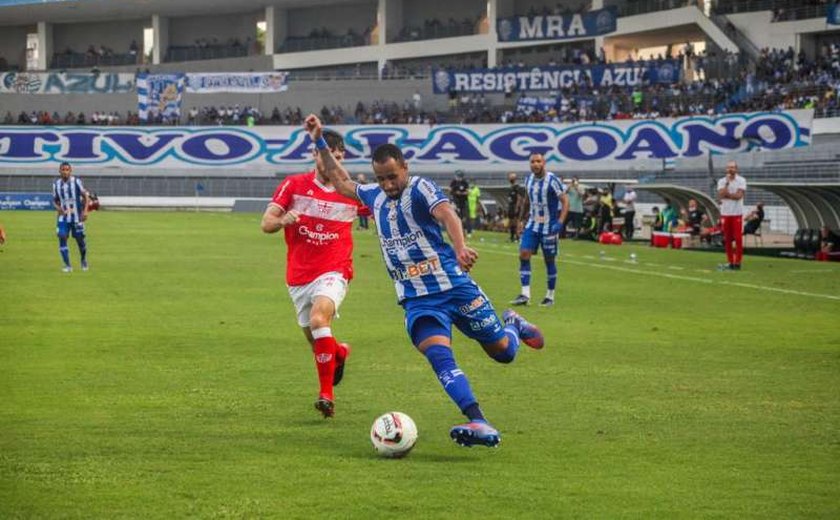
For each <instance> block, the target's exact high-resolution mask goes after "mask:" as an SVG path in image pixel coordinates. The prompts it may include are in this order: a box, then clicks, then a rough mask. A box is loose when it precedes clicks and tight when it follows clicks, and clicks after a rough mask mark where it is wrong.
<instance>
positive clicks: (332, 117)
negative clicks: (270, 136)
mask: <svg viewBox="0 0 840 520" xmlns="http://www.w3.org/2000/svg"><path fill="white" fill-rule="evenodd" d="M558 59H564V60H565V59H568V60H570V61H571V62H572V63H580V64H584V63H591V61H589V60H595V61H596V62H597V61H600V60H602V59H603V57H602V54H600V53H599V54H596V55H595V56H594V57H589V54H588V53H587V52H586V51H585V50H581V52H575V53H570V54H568V55H565V56H558ZM662 59H663V58H662V56H659V57H658V58H656V59H654V60H653V61H655V62H656V61H659V60H662ZM677 59H683V60H686V61H687V62H688V63H691V64H692V65H691V67H692V68H693V71H694V73H695V77H697V78H698V79H696V80H694V81H682V82H679V83H674V84H670V85H668V84H656V83H654V84H647V85H644V86H638V87H636V88H633V89H629V88H626V87H619V86H614V85H613V86H609V87H596V86H593V85H592V84H591V82H590V80H589V77H588V76H586V75H582V76H581V81H580V82H579V83H577V84H574V85H572V86H570V87H568V88H563V89H561V90H560V91H557V92H553V93H550V96H549V99H550V100H552V101H553V102H552V103H550V104H549V103H545V102H543V103H541V107H542V108H535V107H534V106H533V105H528V104H526V103H519V102H518V100H519V99H520V98H521V97H526V96H527V95H528V94H529V93H524V92H523V93H517V92H513V91H512V90H511V91H508V92H506V94H505V97H504V101H503V102H501V103H500V102H499V101H498V100H499V99H500V96H495V101H496V102H495V103H494V102H493V100H491V97H489V96H485V95H484V94H476V93H460V92H455V91H450V93H449V110H448V111H441V112H436V111H434V110H430V109H429V108H428V107H424V106H423V103H422V101H423V100H422V97H421V95H420V93H419V92H415V94H414V95H413V96H412V97H411V99H406V100H404V101H403V102H402V103H397V102H391V101H389V102H385V101H374V102H372V103H369V104H365V103H362V102H359V103H358V104H357V105H356V106H355V107H338V106H334V107H323V109H322V110H321V115H322V116H323V119H324V120H326V121H327V122H329V123H330V124H427V125H434V124H438V123H523V122H527V123H539V122H555V123H561V122H577V121H593V120H614V119H655V118H659V117H677V116H685V115H713V114H721V113H731V112H755V111H768V110H780V109H796V108H811V109H814V110H815V112H816V115H817V116H818V117H820V116H830V115H835V114H837V113H838V112H840V100H838V90H839V89H840V41H838V42H835V43H831V44H827V45H824V46H823V47H822V48H821V49H820V51H819V53H818V55H817V56H816V57H815V58H813V59H811V58H808V57H807V56H806V54H805V53H803V52H800V53H796V52H795V51H794V50H793V48H788V49H762V50H761V52H760V56H759V59H758V60H757V64H756V66H755V67H754V68H744V67H741V65H740V62H739V60H738V57H737V55H733V54H724V55H722V56H714V55H706V54H703V53H701V54H696V53H694V52H693V51H692V50H691V49H690V47H689V46H688V45H687V46H686V48H684V49H682V50H681V51H680V52H679V53H678V55H677ZM630 61H631V62H632V60H630ZM721 62H723V63H724V64H725V65H726V66H728V67H730V68H731V74H729V75H723V76H724V77H728V79H714V78H712V79H706V78H704V76H705V74H704V71H705V69H706V68H708V67H709V66H711V64H713V63H716V64H720V63H721ZM516 65H517V66H518V65H519V64H518V63H517V64H516ZM534 94H542V97H543V98H545V97H546V96H545V94H546V93H534ZM303 112H304V111H303V110H301V109H300V108H292V107H285V108H283V109H281V108H280V107H278V108H275V109H274V110H273V111H272V112H271V114H270V115H268V116H267V115H265V114H261V113H260V112H259V110H258V109H257V108H255V107H249V106H245V107H240V106H239V105H234V106H223V107H203V108H200V109H199V108H191V109H189V110H186V111H185V112H184V113H183V114H182V115H181V118H180V119H175V120H164V119H163V118H162V117H161V116H156V117H155V118H153V120H152V121H150V122H149V123H151V124H184V123H185V124H190V125H248V126H253V125H259V124H298V123H299V122H300V121H301V120H302V115H301V114H302V113H303ZM69 115H70V114H68V115H66V116H64V117H59V115H58V114H49V113H47V112H37V111H34V112H30V113H26V112H24V113H21V114H20V115H19V116H17V117H14V116H13V115H12V114H11V113H7V114H6V116H5V118H4V119H3V123H4V124H59V123H62V124H70V122H71V121H72V122H73V123H72V124H139V122H140V121H139V120H138V119H137V118H136V116H135V115H133V114H131V113H128V114H126V115H125V117H121V116H120V115H119V114H116V113H95V114H93V115H91V116H90V117H85V116H84V115H82V114H73V117H68V116H69ZM82 120H84V122H82Z"/></svg>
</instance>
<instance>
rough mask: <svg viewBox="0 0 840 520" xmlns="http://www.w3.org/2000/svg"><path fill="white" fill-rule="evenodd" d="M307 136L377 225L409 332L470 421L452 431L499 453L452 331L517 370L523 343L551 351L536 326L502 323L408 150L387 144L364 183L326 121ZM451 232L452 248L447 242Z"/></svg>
mask: <svg viewBox="0 0 840 520" xmlns="http://www.w3.org/2000/svg"><path fill="white" fill-rule="evenodd" d="M304 125H305V128H306V130H307V132H308V133H309V135H310V137H311V138H312V140H313V142H315V146H316V148H317V149H318V150H319V153H320V155H321V159H322V160H323V162H324V164H325V166H326V173H327V176H328V177H329V178H330V181H331V182H332V183H333V185H334V186H335V187H336V189H337V190H338V192H339V193H341V194H343V195H346V196H347V197H351V198H355V199H358V200H361V201H362V202H363V203H364V204H365V205H366V206H367V207H368V208H370V210H371V212H372V214H373V218H374V221H375V222H376V227H377V233H378V234H379V243H380V247H381V249H382V258H383V260H384V262H385V267H386V269H387V270H388V274H389V275H390V276H391V279H392V280H393V282H394V287H395V289H396V291H397V300H398V302H399V304H400V305H401V306H402V307H403V309H404V310H405V324H406V330H407V332H408V334H409V336H410V337H411V341H412V343H413V344H414V346H415V347H416V348H417V350H418V351H419V352H420V353H421V354H423V355H424V356H425V357H426V359H427V360H428V362H429V364H430V365H431V367H432V369H433V370H434V372H435V375H436V376H437V378H438V380H439V381H440V384H441V385H442V386H443V389H444V391H445V392H446V393H447V395H449V397H450V398H451V399H452V401H453V402H454V403H455V404H456V405H457V406H458V408H459V409H460V410H461V412H462V413H463V414H464V415H465V416H466V417H467V418H468V419H469V421H468V422H467V423H465V424H459V425H456V426H454V427H453V428H452V429H451V430H450V436H451V437H452V439H453V440H454V441H455V442H457V443H458V444H460V445H462V446H474V445H482V446H491V447H492V446H496V445H498V444H499V441H500V435H499V432H498V430H496V429H495V428H493V427H492V426H491V425H490V423H489V422H487V420H486V419H485V417H484V414H483V413H482V411H481V408H480V407H479V405H478V401H477V400H476V398H475V396H474V395H473V392H472V388H471V387H470V383H469V381H468V380H467V377H466V376H465V375H464V372H463V371H462V370H461V369H460V368H459V367H458V364H457V363H456V362H455V357H454V355H453V353H452V348H451V343H452V325H455V326H456V327H458V329H459V330H460V331H461V332H463V333H464V334H465V335H466V336H468V337H470V338H472V339H474V340H476V341H478V343H479V344H481V346H482V347H483V348H484V351H485V352H486V353H487V354H488V355H489V356H490V357H491V358H493V359H494V360H496V361H498V362H499V363H510V362H511V361H513V359H514V357H515V356H516V353H517V350H518V348H519V343H520V340H521V341H522V342H523V343H525V344H526V345H528V346H529V347H531V348H535V349H539V348H542V347H543V336H542V333H541V332H540V330H539V329H538V328H537V327H535V326H534V325H532V324H530V323H528V322H527V321H525V319H524V318H522V317H521V316H519V315H518V314H517V313H515V312H513V311H505V313H504V314H503V319H504V323H503V322H502V321H501V320H499V317H498V316H497V315H496V311H495V310H494V309H493V305H492V304H491V303H490V300H489V298H487V295H485V294H484V292H482V290H481V288H480V287H479V286H478V285H477V284H476V283H475V282H474V281H473V280H472V278H470V276H469V274H468V272H469V270H470V269H471V268H472V267H473V265H474V264H475V262H476V260H477V259H478V254H477V253H476V251H475V250H474V249H472V248H470V247H468V246H467V245H466V243H465V241H464V231H463V229H462V228H461V221H460V219H459V218H458V215H457V214H456V213H455V210H454V209H453V208H452V205H451V204H450V203H449V199H447V198H446V196H445V195H444V194H443V192H442V191H441V189H440V187H438V186H437V185H436V184H435V183H433V182H432V181H430V180H428V179H424V178H422V177H413V176H409V175H408V164H407V163H406V161H405V158H404V157H403V154H402V152H401V151H400V149H399V148H398V147H397V146H395V145H393V144H383V145H381V146H379V147H378V148H377V149H376V150H375V151H374V152H373V158H372V166H373V172H374V175H375V179H376V184H364V185H362V184H357V183H355V182H353V181H352V180H351V178H350V176H349V175H348V173H347V171H346V170H345V169H344V168H343V167H342V166H341V165H340V164H338V162H337V161H335V160H334V159H333V158H332V156H331V155H330V154H329V150H328V148H327V146H326V142H325V141H324V139H323V137H322V126H321V121H320V120H319V119H318V118H317V117H316V116H314V115H310V116H309V117H307V118H306V121H305V123H304ZM440 224H442V225H443V227H445V228H446V231H447V233H448V234H449V237H450V240H451V242H452V245H450V244H448V243H447V242H446V241H444V239H443V234H442V233H441V229H440Z"/></svg>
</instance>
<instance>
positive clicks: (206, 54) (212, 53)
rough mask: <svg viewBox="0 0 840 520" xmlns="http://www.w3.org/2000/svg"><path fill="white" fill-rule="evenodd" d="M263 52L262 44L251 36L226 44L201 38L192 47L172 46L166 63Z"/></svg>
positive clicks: (229, 41)
mask: <svg viewBox="0 0 840 520" xmlns="http://www.w3.org/2000/svg"><path fill="white" fill-rule="evenodd" d="M261 51H262V46H261V45H260V43H259V42H258V41H257V40H255V39H254V38H251V37H250V36H249V37H247V38H245V40H244V41H243V40H240V39H239V38H228V39H227V40H226V41H224V42H222V41H219V39H218V38H216V37H211V38H199V39H197V40H195V41H194V42H193V44H192V45H170V46H169V47H168V48H167V50H166V61H176V62H177V61H193V60H212V59H222V58H239V57H242V56H249V55H254V54H259V53H260V52H261Z"/></svg>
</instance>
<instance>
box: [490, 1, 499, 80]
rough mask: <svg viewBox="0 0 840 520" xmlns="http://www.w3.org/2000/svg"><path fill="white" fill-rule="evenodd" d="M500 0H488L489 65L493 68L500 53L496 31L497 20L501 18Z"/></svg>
mask: <svg viewBox="0 0 840 520" xmlns="http://www.w3.org/2000/svg"><path fill="white" fill-rule="evenodd" d="M498 11H499V0H487V25H488V30H487V38H488V39H489V42H488V44H487V66H488V67H490V68H491V69H492V68H493V67H495V66H496V59H497V57H498V55H499V51H498V44H499V36H498V33H496V26H497V23H496V21H497V20H498V18H499V15H498Z"/></svg>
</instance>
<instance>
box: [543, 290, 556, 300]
mask: <svg viewBox="0 0 840 520" xmlns="http://www.w3.org/2000/svg"><path fill="white" fill-rule="evenodd" d="M545 297H546V298H548V299H549V300H553V299H554V289H549V290H547V291H546V292H545Z"/></svg>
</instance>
